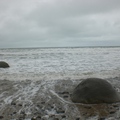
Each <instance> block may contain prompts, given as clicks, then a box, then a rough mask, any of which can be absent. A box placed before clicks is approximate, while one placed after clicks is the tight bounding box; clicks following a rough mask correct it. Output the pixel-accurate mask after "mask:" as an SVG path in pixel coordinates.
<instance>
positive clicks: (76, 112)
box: [0, 77, 120, 120]
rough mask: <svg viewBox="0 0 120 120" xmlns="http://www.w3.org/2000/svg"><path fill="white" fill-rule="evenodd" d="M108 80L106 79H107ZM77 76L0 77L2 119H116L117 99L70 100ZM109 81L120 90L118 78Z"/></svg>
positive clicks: (119, 107)
mask: <svg viewBox="0 0 120 120" xmlns="http://www.w3.org/2000/svg"><path fill="white" fill-rule="evenodd" d="M107 80H108V79H107ZM80 82H81V80H71V79H67V80H50V81H45V80H42V81H41V80H40V81H33V80H24V81H9V80H0V119H2V120H119V119H120V103H114V104H93V105H90V104H87V105H86V104H74V103H72V102H71V99H70V94H71V92H72V90H73V89H74V88H75V87H76V86H77V84H79V83H80ZM109 82H110V83H111V84H113V86H115V88H116V89H117V90H118V92H120V78H118V77H116V78H110V79H109Z"/></svg>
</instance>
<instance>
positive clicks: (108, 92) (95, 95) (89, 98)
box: [71, 78, 120, 104]
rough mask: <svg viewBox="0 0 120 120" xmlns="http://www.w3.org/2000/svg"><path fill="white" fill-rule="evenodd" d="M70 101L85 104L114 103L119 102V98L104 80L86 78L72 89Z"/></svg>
mask: <svg viewBox="0 0 120 120" xmlns="http://www.w3.org/2000/svg"><path fill="white" fill-rule="evenodd" d="M71 100H72V101H73V102H75V103H85V104H98V103H114V102H119V101H120V96H119V94H118V92H117V91H116V90H115V88H114V87H113V86H112V85H111V84H110V83H109V82H107V81H106V80H103V79H99V78H88V79H86V80H83V81H82V82H81V83H80V84H79V85H78V86H77V87H76V88H75V89H74V91H73V93H72V95H71Z"/></svg>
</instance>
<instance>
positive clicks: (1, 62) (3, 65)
mask: <svg viewBox="0 0 120 120" xmlns="http://www.w3.org/2000/svg"><path fill="white" fill-rule="evenodd" d="M8 67H10V66H9V64H8V63H6V62H4V61H0V68H8Z"/></svg>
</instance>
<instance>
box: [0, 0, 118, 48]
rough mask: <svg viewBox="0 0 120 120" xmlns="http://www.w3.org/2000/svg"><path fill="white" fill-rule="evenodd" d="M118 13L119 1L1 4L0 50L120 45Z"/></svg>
mask: <svg viewBox="0 0 120 120" xmlns="http://www.w3.org/2000/svg"><path fill="white" fill-rule="evenodd" d="M119 13H120V1H118V0H106V1H103V0H84V1H83V0H61V1H60V0H41V1H40V0H26V1H24V0H21V1H18V0H11V2H10V1H9V0H4V1H0V31H1V32H0V41H1V44H0V47H16V46H18V47H25V46H26V47H27V46H34V47H35V46H36V47H38V46H46V47H48V46H71V45H73V46H75V45H99V44H101V45H102V43H103V45H104V43H106V45H109V44H108V41H109V43H110V44H112V45H113V42H112V41H115V42H116V43H119V44H120V42H119V41H120V35H119V31H120V17H119ZM101 41H102V42H101ZM99 42H100V43H99ZM114 45H115V44H114Z"/></svg>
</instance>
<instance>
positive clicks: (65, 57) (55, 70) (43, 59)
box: [0, 47, 120, 80]
mask: <svg viewBox="0 0 120 120" xmlns="http://www.w3.org/2000/svg"><path fill="white" fill-rule="evenodd" d="M119 53H120V47H113V48H112V47H110V48H49V49H0V60H4V61H6V62H8V63H9V64H10V68H8V69H2V68H0V76H1V78H0V79H11V80H22V79H23V80H24V79H32V80H43V79H50V80H52V79H64V78H73V79H74V78H75V79H77V78H85V77H92V76H93V77H102V78H104V77H105V78H109V77H116V76H120V74H119V71H120V62H119V61H120V55H119ZM14 78H15V79H14Z"/></svg>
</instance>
